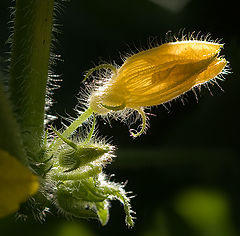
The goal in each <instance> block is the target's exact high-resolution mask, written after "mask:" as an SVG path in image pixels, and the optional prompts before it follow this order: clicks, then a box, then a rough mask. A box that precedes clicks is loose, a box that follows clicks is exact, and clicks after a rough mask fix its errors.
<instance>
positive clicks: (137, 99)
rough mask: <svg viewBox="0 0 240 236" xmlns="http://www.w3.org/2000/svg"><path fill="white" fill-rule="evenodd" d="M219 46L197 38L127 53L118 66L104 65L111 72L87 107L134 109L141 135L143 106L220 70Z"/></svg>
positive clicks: (99, 110) (100, 111)
mask: <svg viewBox="0 0 240 236" xmlns="http://www.w3.org/2000/svg"><path fill="white" fill-rule="evenodd" d="M222 47H223V45H222V44H219V43H214V42H207V41H199V40H187V41H177V42H170V43H165V44H162V45H161V46H159V47H155V48H152V49H149V50H146V51H142V52H139V53H137V54H135V55H133V56H131V57H129V58H128V59H126V61H125V62H124V64H123V65H122V66H121V67H120V68H119V69H117V68H114V67H113V66H111V65H106V69H111V70H112V71H113V72H114V73H113V75H112V76H111V77H110V78H107V79H106V81H104V82H103V84H102V85H101V86H99V87H97V88H96V90H95V91H94V92H93V93H92V94H91V95H90V98H89V105H90V108H91V109H92V110H93V111H94V112H95V113H96V114H99V115H105V114H108V113H111V112H112V111H119V110H124V109H125V108H128V109H133V110H137V111H138V112H139V113H140V115H141V117H142V121H143V124H142V128H141V131H140V132H139V133H138V134H137V135H140V134H141V133H143V132H144V129H145V127H146V117H145V113H144V111H143V107H149V106H156V105H159V104H163V103H166V102H169V101H171V100H172V99H175V98H177V97H179V96H180V95H182V94H184V93H186V92H187V91H189V90H191V89H193V88H194V87H197V86H201V85H202V84H204V83H207V82H208V81H210V80H213V79H214V78H216V77H217V76H219V75H220V74H221V73H222V72H223V70H224V68H225V67H226V65H227V61H226V60H225V59H224V58H223V57H221V56H219V52H220V49H221V48H222ZM104 67H105V66H104V65H100V66H98V67H96V70H97V69H103V68H104ZM93 71H94V69H92V70H90V72H89V73H88V75H87V76H89V74H91V73H92V72H93ZM214 81H215V80H213V82H214ZM132 135H133V136H137V135H136V134H133V133H132Z"/></svg>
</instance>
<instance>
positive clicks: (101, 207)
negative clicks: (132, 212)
mask: <svg viewBox="0 0 240 236" xmlns="http://www.w3.org/2000/svg"><path fill="white" fill-rule="evenodd" d="M95 205H96V209H97V215H98V219H99V220H100V222H101V224H102V225H103V226H104V225H106V224H107V222H108V220H109V203H108V201H107V200H105V201H103V202H96V203H95Z"/></svg>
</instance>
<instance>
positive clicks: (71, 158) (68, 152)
mask: <svg viewBox="0 0 240 236" xmlns="http://www.w3.org/2000/svg"><path fill="white" fill-rule="evenodd" d="M109 151H110V148H109V147H108V146H97V145H94V144H87V145H77V146H76V149H73V148H71V147H67V148H66V149H63V150H62V151H61V152H60V153H59V165H60V166H62V167H65V168H68V171H71V170H75V169H77V168H79V167H80V166H83V165H86V164H88V163H90V162H92V161H95V160H97V159H98V158H100V157H102V156H103V155H104V154H106V153H108V152H109Z"/></svg>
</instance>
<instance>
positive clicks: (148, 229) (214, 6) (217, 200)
mask: <svg viewBox="0 0 240 236" xmlns="http://www.w3.org/2000/svg"><path fill="white" fill-rule="evenodd" d="M237 4H238V2H237V1H235V0H228V1H224V2H221V1H219V0H103V1H99V0H89V1H79V0H71V1H70V2H69V3H64V4H63V7H62V8H63V11H62V12H61V13H60V14H58V20H57V22H56V23H57V24H58V25H59V26H58V29H59V30H60V31H61V33H57V34H55V39H56V42H55V49H54V52H55V53H56V54H58V55H61V59H62V61H61V60H60V61H58V62H57V65H56V66H55V71H56V74H60V75H61V76H62V77H61V78H62V79H63V81H62V82H60V85H61V88H60V89H58V90H56V91H55V95H54V101H56V102H55V103H54V106H53V109H52V113H53V114H56V113H57V114H59V115H61V116H67V114H69V115H71V116H75V113H74V111H73V109H72V108H73V107H75V106H76V105H77V99H76V95H77V94H78V93H79V91H80V87H81V79H82V78H83V74H84V72H85V71H86V70H88V69H90V68H92V67H93V66H94V65H96V64H99V63H100V62H101V61H106V62H116V63H117V64H119V65H121V64H122V59H121V55H125V54H126V53H130V52H132V51H133V52H136V51H137V50H138V49H144V48H148V47H149V45H150V44H151V43H152V44H153V45H154V42H159V43H161V42H165V35H166V33H167V32H168V31H172V34H175V35H178V33H179V32H180V31H181V30H183V29H184V32H185V33H188V32H193V31H195V32H199V31H201V33H200V35H202V34H203V35H206V34H207V33H211V35H212V39H222V41H221V42H223V43H224V44H225V46H224V50H223V51H224V52H223V53H224V55H225V57H226V58H227V60H229V62H230V67H231V71H232V72H233V73H231V74H229V75H227V76H226V81H225V82H219V83H220V86H221V87H222V88H223V89H224V91H225V92H222V91H221V89H219V88H218V87H217V86H216V85H215V86H214V87H212V86H211V85H210V89H211V92H212V94H213V96H211V94H210V92H209V91H208V89H206V88H202V92H201V93H200V94H198V98H199V101H198V102H197V101H196V98H195V96H194V94H193V93H192V92H189V93H188V94H187V95H185V96H184V101H185V105H183V104H182V102H181V101H180V100H177V101H173V102H171V106H170V105H167V107H168V109H169V111H168V110H166V109H165V108H164V107H163V106H159V107H157V108H152V110H151V113H153V114H155V115H156V116H149V117H150V128H149V130H148V132H147V134H146V135H144V136H142V137H140V138H137V139H134V140H133V139H132V138H130V137H129V133H128V128H127V126H126V125H124V124H120V123H119V122H115V121H112V122H111V126H112V127H110V126H109V125H108V124H105V123H104V122H103V121H99V122H98V126H99V132H100V134H101V135H103V136H105V135H106V136H107V137H109V138H110V140H111V141H112V143H113V144H114V145H117V147H118V151H117V154H118V157H117V158H116V159H115V161H114V163H113V164H112V165H111V166H108V167H107V169H106V172H107V173H115V176H114V177H112V178H113V179H116V180H117V181H120V182H121V181H123V182H124V181H126V180H128V184H127V186H126V189H127V190H128V191H130V190H131V191H133V194H134V195H135V194H136V197H135V198H134V199H132V205H133V209H134V210H135V211H136V212H137V220H136V225H135V227H134V228H133V229H130V230H129V229H127V228H126V227H125V225H124V213H123V210H122V208H121V207H119V206H118V203H115V202H113V203H112V208H111V212H110V213H111V217H110V221H109V223H108V225H107V226H105V227H102V226H100V224H99V223H98V222H94V221H68V220H65V219H64V218H63V217H61V216H56V215H54V214H50V215H49V216H48V217H47V220H46V222H45V223H44V224H40V223H39V222H35V221H30V222H21V221H15V219H14V217H9V218H7V219H4V220H1V221H0V234H1V235H4V236H5V235H9V236H12V235H24V236H28V235H29V236H30V235H31V236H32V235H35V236H38V235H45V236H48V235H49V236H50V235H51V236H55V235H56V236H81V235H82V236H101V235H105V236H107V235H109V236H110V235H111V236H112V235H115V236H117V235H123V234H124V235H126V236H127V235H138V236H157V235H159V236H237V235H240V201H239V198H240V191H239V188H240V171H239V170H240V156H239V133H240V132H239V131H240V129H239V123H238V122H239V110H238V108H239V101H240V93H239V88H240V80H239V74H240V67H239V65H238V64H239V61H240V34H239V19H238V15H239V13H238V8H239V7H238V5H237ZM12 5H13V3H12V1H10V0H1V2H0V62H1V63H0V68H1V73H5V72H4V70H5V69H6V66H5V63H4V61H5V59H7V58H8V54H7V52H9V48H8V47H9V46H8V45H7V44H5V42H6V40H7V38H8V36H9V29H8V27H9V26H10V25H9V24H8V22H9V20H10V18H9V7H10V6H12ZM179 35H181V33H180V34H179ZM155 45H156V43H155ZM60 122H61V119H59V120H57V121H56V125H60Z"/></svg>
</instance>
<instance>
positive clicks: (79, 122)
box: [51, 107, 95, 152]
mask: <svg viewBox="0 0 240 236" xmlns="http://www.w3.org/2000/svg"><path fill="white" fill-rule="evenodd" d="M92 114H93V110H92V108H91V107H89V108H88V109H87V110H85V111H84V112H83V113H82V114H81V115H80V116H79V117H78V118H77V119H76V120H74V121H73V122H72V124H70V125H69V126H68V127H67V129H66V130H65V131H64V132H63V133H62V136H63V137H65V138H68V137H69V136H70V135H71V134H72V133H73V132H74V131H75V130H76V129H77V128H78V127H79V126H81V125H82V123H83V122H84V121H86V120H87V119H88V118H89V117H90V116H91V115H92ZM94 123H95V122H94ZM93 126H95V124H94V125H93ZM90 133H91V134H92V133H93V130H91V131H90ZM88 139H90V138H89V137H88ZM61 144H62V140H61V139H60V138H58V139H57V140H56V141H55V143H54V144H53V145H52V147H51V150H52V151H53V152H54V151H57V149H58V148H59V146H60V145H61Z"/></svg>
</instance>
